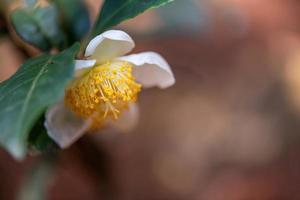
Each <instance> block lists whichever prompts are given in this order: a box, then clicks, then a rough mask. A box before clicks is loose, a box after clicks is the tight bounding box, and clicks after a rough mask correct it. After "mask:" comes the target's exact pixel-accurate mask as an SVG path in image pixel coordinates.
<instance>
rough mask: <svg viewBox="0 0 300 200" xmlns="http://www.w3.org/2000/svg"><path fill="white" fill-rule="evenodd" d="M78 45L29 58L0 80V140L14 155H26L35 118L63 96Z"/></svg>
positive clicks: (22, 156)
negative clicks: (62, 50) (12, 73)
mask: <svg viewBox="0 0 300 200" xmlns="http://www.w3.org/2000/svg"><path fill="white" fill-rule="evenodd" d="M79 48H80V46H79V45H78V44H76V45H74V46H72V47H71V48H70V49H68V50H66V51H64V52H62V53H60V54H57V55H43V56H39V57H36V58H32V59H30V60H28V61H27V62H26V63H25V64H23V65H22V66H21V67H20V69H19V70H18V71H17V72H16V74H14V75H13V76H12V77H11V78H10V79H8V80H6V81H4V82H2V83H1V84H0V110H1V112H0V144H1V145H2V146H3V147H4V148H6V149H7V150H8V151H9V152H10V153H11V154H12V155H13V156H14V157H15V158H16V159H22V158H24V156H25V155H26V152H27V148H28V135H29V132H30V130H31V129H32V128H33V126H34V124H35V122H36V121H37V120H38V119H39V117H40V116H41V115H42V113H43V112H44V111H45V109H46V108H47V107H48V106H50V105H52V104H54V103H55V102H57V101H58V100H60V99H61V98H62V97H63V95H64V88H65V87H66V85H67V83H68V81H69V80H70V79H71V78H72V76H73V73H74V62H75V61H74V57H75V55H76V54H77V52H78V51H79Z"/></svg>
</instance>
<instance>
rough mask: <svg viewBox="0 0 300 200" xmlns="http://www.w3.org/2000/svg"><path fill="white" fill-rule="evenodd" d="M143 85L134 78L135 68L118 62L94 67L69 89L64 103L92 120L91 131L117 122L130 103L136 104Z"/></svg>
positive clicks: (76, 80) (71, 84)
mask: <svg viewBox="0 0 300 200" xmlns="http://www.w3.org/2000/svg"><path fill="white" fill-rule="evenodd" d="M140 90H141V85H140V84H138V83H136V82H135V79H134V77H133V76H132V65H131V64H130V63H128V62H123V61H115V62H107V63H105V64H101V65H98V66H95V67H93V68H91V69H90V70H88V71H87V72H86V73H84V74H82V75H81V76H80V77H78V78H77V79H75V80H74V81H73V82H71V83H70V85H69V86H68V87H67V89H66V93H65V104H66V105H67V106H68V107H69V108H70V109H71V110H72V111H74V112H75V113H76V114H78V115H79V116H81V117H83V118H86V119H88V118H92V121H93V125H92V127H91V128H97V127H99V126H101V125H102V124H103V121H104V120H105V119H106V118H108V117H112V118H114V119H117V118H118V117H119V115H120V113H121V111H122V110H124V109H126V108H127V107H128V104H129V103H130V102H135V101H136V99H137V94H138V93H139V92H140Z"/></svg>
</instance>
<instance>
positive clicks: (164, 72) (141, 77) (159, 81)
mask: <svg viewBox="0 0 300 200" xmlns="http://www.w3.org/2000/svg"><path fill="white" fill-rule="evenodd" d="M119 59H120V60H123V61H127V62H130V63H132V64H133V65H134V66H135V67H134V68H133V74H134V76H135V78H136V80H137V82H139V83H141V84H142V85H143V87H146V88H149V87H154V86H157V87H159V88H162V89H164V88H167V87H170V86H172V85H174V84H175V77H174V75H173V72H172V70H171V67H170V66H169V64H168V63H167V61H166V60H165V59H164V58H163V57H161V56H160V55H159V54H157V53H155V52H144V53H139V54H132V55H129V56H123V57H121V58H119Z"/></svg>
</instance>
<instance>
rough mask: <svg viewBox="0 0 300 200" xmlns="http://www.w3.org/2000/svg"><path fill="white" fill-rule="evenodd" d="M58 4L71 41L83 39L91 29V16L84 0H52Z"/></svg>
mask: <svg viewBox="0 0 300 200" xmlns="http://www.w3.org/2000/svg"><path fill="white" fill-rule="evenodd" d="M52 2H53V3H54V4H55V5H56V6H57V8H58V10H59V13H60V16H61V21H62V24H63V27H64V30H65V32H66V33H67V35H68V39H69V43H73V42H75V41H79V40H81V39H82V38H83V37H84V36H85V35H86V34H87V33H88V31H89V29H90V17H89V13H88V10H87V7H86V6H85V4H84V3H83V1H82V0H52Z"/></svg>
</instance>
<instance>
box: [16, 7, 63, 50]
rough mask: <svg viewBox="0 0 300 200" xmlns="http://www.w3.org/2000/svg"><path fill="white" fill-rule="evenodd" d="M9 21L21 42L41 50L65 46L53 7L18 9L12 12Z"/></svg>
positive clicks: (55, 10) (56, 13)
mask: <svg viewBox="0 0 300 200" xmlns="http://www.w3.org/2000/svg"><path fill="white" fill-rule="evenodd" d="M11 20H12V23H13V26H14V28H15V30H16V32H17V34H18V35H19V36H20V37H21V38H22V39H23V40H25V41H26V42H28V43H30V44H32V45H34V46H36V47H38V48H40V49H42V50H45V51H48V50H50V49H51V48H53V47H58V48H62V47H63V46H64V45H65V36H64V34H63V32H62V31H61V30H60V27H59V22H58V12H57V9H56V7H55V6H48V7H44V8H25V9H18V10H15V11H14V12H12V14H11Z"/></svg>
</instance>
